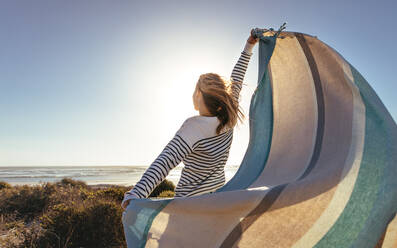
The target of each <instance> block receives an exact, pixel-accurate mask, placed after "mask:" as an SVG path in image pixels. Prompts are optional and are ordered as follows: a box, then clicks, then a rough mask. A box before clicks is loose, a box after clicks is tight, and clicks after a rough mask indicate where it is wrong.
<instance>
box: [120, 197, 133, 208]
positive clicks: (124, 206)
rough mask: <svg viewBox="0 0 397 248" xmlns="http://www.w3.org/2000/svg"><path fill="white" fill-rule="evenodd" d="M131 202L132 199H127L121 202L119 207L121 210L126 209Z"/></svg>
mask: <svg viewBox="0 0 397 248" xmlns="http://www.w3.org/2000/svg"><path fill="white" fill-rule="evenodd" d="M131 200H132V199H128V200H125V201H123V202H122V203H121V207H122V208H123V209H126V208H127V206H128V204H130V201H131Z"/></svg>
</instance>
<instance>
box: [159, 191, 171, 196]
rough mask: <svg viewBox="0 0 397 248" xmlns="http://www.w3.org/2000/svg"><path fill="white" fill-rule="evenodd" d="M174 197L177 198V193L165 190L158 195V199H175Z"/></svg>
mask: <svg viewBox="0 0 397 248" xmlns="http://www.w3.org/2000/svg"><path fill="white" fill-rule="evenodd" d="M174 196H175V192H174V191H171V190H164V191H163V192H161V193H160V194H159V195H158V197H174Z"/></svg>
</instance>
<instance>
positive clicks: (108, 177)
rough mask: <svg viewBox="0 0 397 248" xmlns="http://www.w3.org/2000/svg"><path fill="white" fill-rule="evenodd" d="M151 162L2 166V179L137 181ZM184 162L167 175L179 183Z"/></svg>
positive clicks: (230, 169) (230, 170) (229, 172)
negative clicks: (134, 163)
mask: <svg viewBox="0 0 397 248" xmlns="http://www.w3.org/2000/svg"><path fill="white" fill-rule="evenodd" d="M148 167H149V166H143V165H136V166H134V165H130V166H104V165H101V166H92V165H90V166H75V165H73V166H66V165H65V166H8V167H6V166H0V181H4V182H7V183H9V184H11V185H13V186H14V185H24V184H28V185H37V184H42V183H45V182H56V181H61V180H62V178H64V177H68V178H72V179H75V180H81V181H84V182H85V183H86V184H88V185H101V184H117V185H123V186H132V185H135V184H136V183H137V182H138V181H139V180H140V178H141V177H142V175H143V173H144V172H145V170H146V169H147V168H148ZM182 168H183V166H181V165H178V166H176V167H175V168H173V169H172V170H171V171H170V172H169V174H168V175H167V177H166V179H168V180H170V181H172V182H173V183H174V184H175V186H176V185H177V183H178V181H179V178H180V175H181V171H182ZM238 168H239V166H238V165H226V166H225V178H226V182H227V181H229V180H230V179H231V178H232V177H233V176H234V174H235V173H236V172H237V170H238Z"/></svg>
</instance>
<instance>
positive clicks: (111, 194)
mask: <svg viewBox="0 0 397 248" xmlns="http://www.w3.org/2000/svg"><path fill="white" fill-rule="evenodd" d="M128 190H129V189H128V188H127V187H109V188H105V189H100V190H98V191H97V192H96V195H97V196H98V197H105V198H109V199H114V200H116V201H120V202H121V201H122V200H123V199H124V192H126V191H128Z"/></svg>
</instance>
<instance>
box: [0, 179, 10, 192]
mask: <svg viewBox="0 0 397 248" xmlns="http://www.w3.org/2000/svg"><path fill="white" fill-rule="evenodd" d="M10 188H12V186H11V184H9V183H7V182H3V181H0V190H2V189H10Z"/></svg>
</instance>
